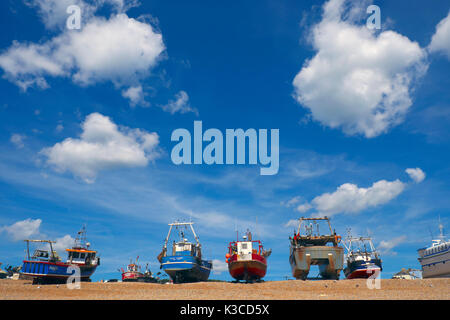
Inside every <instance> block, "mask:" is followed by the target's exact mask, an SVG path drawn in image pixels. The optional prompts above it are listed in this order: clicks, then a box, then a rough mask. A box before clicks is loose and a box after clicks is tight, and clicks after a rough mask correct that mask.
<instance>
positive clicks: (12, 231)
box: [0, 219, 42, 241]
mask: <svg viewBox="0 0 450 320" xmlns="http://www.w3.org/2000/svg"><path fill="white" fill-rule="evenodd" d="M41 223H42V220H41V219H26V220H23V221H17V222H16V223H14V224H12V225H10V226H3V227H0V233H6V234H7V235H8V236H9V237H10V238H11V240H13V241H19V240H25V239H28V238H30V237H33V236H37V235H39V228H40V226H41Z"/></svg>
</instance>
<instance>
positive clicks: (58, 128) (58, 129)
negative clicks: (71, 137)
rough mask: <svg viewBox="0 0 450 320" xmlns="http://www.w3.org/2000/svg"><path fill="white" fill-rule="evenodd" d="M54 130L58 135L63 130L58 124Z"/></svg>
mask: <svg viewBox="0 0 450 320" xmlns="http://www.w3.org/2000/svg"><path fill="white" fill-rule="evenodd" d="M55 130H56V132H58V133H59V132H61V131H63V130H64V126H63V125H62V124H61V123H60V124H58V125H57V126H56V128H55Z"/></svg>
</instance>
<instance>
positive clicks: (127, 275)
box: [121, 256, 157, 282]
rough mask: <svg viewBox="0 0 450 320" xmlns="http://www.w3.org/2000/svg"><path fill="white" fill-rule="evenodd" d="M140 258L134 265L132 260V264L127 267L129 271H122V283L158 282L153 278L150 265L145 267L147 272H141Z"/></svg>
mask: <svg viewBox="0 0 450 320" xmlns="http://www.w3.org/2000/svg"><path fill="white" fill-rule="evenodd" d="M138 259H139V256H138V257H137V258H136V261H135V262H134V263H133V262H132V261H131V260H130V264H129V265H128V266H127V270H126V271H125V270H123V268H121V271H122V281H123V282H156V281H157V280H156V279H155V278H154V277H153V274H152V272H151V271H150V270H149V269H148V263H147V265H146V267H145V272H141V266H140V265H138Z"/></svg>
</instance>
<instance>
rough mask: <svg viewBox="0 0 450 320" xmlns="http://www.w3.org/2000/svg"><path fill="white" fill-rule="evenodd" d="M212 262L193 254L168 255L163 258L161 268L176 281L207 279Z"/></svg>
mask: <svg viewBox="0 0 450 320" xmlns="http://www.w3.org/2000/svg"><path fill="white" fill-rule="evenodd" d="M211 268H212V263H211V262H210V261H206V260H201V259H199V258H197V257H192V256H166V257H163V258H162V259H161V269H163V270H164V272H166V273H167V274H168V275H169V277H170V278H171V279H172V281H173V282H174V283H186V282H198V281H206V280H208V278H209V274H210V272H211Z"/></svg>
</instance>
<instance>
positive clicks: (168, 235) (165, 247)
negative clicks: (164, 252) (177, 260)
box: [164, 223, 173, 249]
mask: <svg viewBox="0 0 450 320" xmlns="http://www.w3.org/2000/svg"><path fill="white" fill-rule="evenodd" d="M169 226H170V228H169V233H168V234H167V237H166V240H165V241H164V249H167V241H169V237H170V232H171V231H172V227H173V224H172V223H169Z"/></svg>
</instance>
